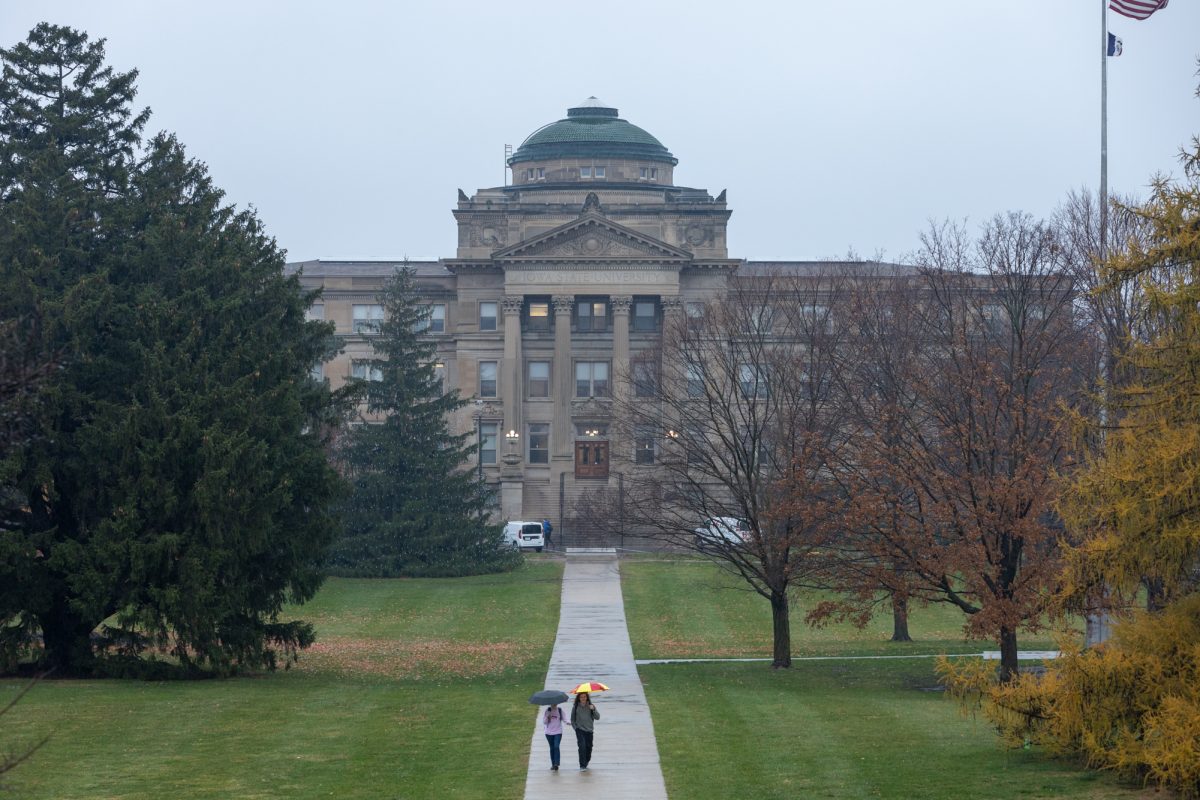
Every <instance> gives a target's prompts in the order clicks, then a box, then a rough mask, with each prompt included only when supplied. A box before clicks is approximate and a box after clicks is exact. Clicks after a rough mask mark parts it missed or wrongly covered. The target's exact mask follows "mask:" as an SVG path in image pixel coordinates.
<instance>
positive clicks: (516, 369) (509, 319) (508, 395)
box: [496, 295, 525, 520]
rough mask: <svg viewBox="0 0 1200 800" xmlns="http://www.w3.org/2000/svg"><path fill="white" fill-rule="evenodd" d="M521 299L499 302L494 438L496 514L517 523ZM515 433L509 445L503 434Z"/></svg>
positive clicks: (522, 489) (520, 459)
mask: <svg viewBox="0 0 1200 800" xmlns="http://www.w3.org/2000/svg"><path fill="white" fill-rule="evenodd" d="M524 301H525V298H524V297H522V296H521V295H507V296H505V297H504V298H503V300H501V308H502V309H503V310H504V364H503V369H502V371H501V377H500V385H501V396H502V397H503V398H504V424H503V425H501V426H500V431H499V433H498V435H497V437H496V449H497V450H499V451H500V453H499V454H500V464H501V467H500V513H501V515H502V516H503V517H504V519H505V520H512V519H521V505H522V503H521V501H522V498H523V497H524V494H525V483H524V475H523V473H522V470H521V463H522V462H523V461H524V458H523V457H522V456H523V447H524V443H525V431H524V430H523V426H522V425H521V417H522V414H521V410H522V405H523V403H522V399H523V397H524V395H525V392H524V389H525V383H524V380H523V376H522V374H521V370H522V365H521V307H522V306H523V305H524ZM509 430H514V431H516V432H517V433H518V434H519V435H520V438H518V439H517V441H516V442H515V443H510V442H509V440H508V439H507V438H506V436H505V434H507V433H508V431H509Z"/></svg>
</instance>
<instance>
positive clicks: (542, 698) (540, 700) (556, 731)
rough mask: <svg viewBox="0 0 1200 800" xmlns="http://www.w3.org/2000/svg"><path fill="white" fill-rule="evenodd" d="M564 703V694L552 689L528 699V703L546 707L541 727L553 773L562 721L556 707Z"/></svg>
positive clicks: (561, 713) (565, 696)
mask: <svg viewBox="0 0 1200 800" xmlns="http://www.w3.org/2000/svg"><path fill="white" fill-rule="evenodd" d="M566 701H567V695H566V693H565V692H557V691H554V690H552V689H546V690H545V691H541V692H535V693H534V695H533V697H530V698H529V702H530V703H533V704H535V705H539V706H540V705H544V706H547V708H546V712H545V713H544V714H542V725H543V726H545V729H546V743H547V744H549V745H550V769H551V771H553V772H558V763H559V757H560V754H561V751H560V749H559V745H560V744H561V743H562V734H563V729H562V726H563V721H564V720H563V712H562V709H561V708H559V707H558V704H559V703H565V702H566Z"/></svg>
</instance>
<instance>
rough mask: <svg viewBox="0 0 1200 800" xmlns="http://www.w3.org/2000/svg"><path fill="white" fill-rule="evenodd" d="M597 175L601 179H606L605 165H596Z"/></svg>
mask: <svg viewBox="0 0 1200 800" xmlns="http://www.w3.org/2000/svg"><path fill="white" fill-rule="evenodd" d="M596 177H597V178H598V179H600V180H604V167H596Z"/></svg>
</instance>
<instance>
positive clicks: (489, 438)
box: [479, 422, 499, 464]
mask: <svg viewBox="0 0 1200 800" xmlns="http://www.w3.org/2000/svg"><path fill="white" fill-rule="evenodd" d="M498 427H499V425H498V424H497V423H495V422H484V423H481V424H480V425H479V460H480V461H482V462H483V463H484V464H495V463H496V429H497V428H498Z"/></svg>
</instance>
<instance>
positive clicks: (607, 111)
mask: <svg viewBox="0 0 1200 800" xmlns="http://www.w3.org/2000/svg"><path fill="white" fill-rule="evenodd" d="M567 116H568V117H615V116H617V109H615V108H613V107H612V106H610V105H609V104H608V103H606V102H604V101H603V100H601V99H600V98H598V97H596V95H591V96H590V97H588V99H587V100H584V101H583V102H582V103H580V104H579V105H577V106H572V107H571V108H568V109H567Z"/></svg>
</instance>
